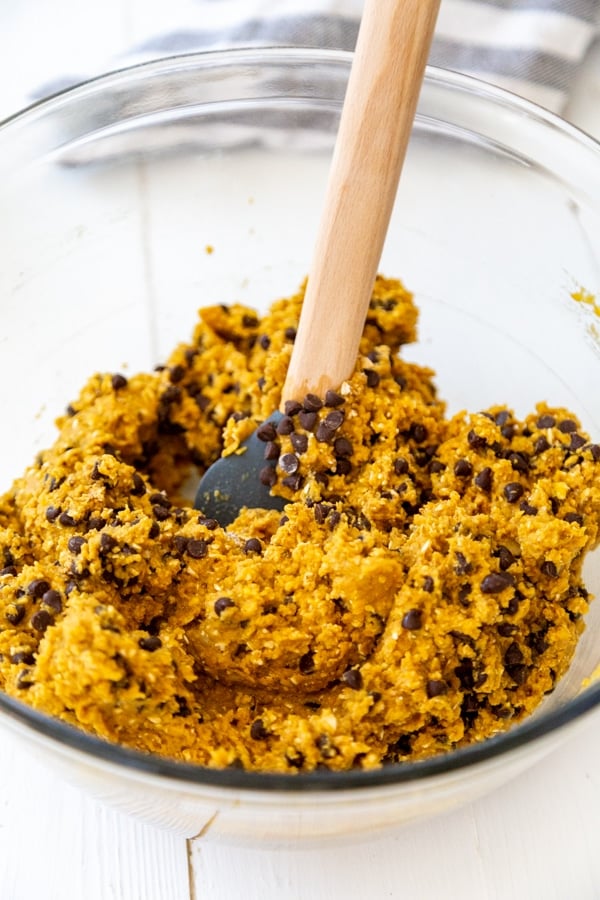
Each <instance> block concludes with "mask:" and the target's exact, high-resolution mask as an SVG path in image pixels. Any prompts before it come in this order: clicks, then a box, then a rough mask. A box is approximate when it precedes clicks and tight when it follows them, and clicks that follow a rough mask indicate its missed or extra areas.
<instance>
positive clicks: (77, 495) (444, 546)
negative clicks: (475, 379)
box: [0, 277, 600, 772]
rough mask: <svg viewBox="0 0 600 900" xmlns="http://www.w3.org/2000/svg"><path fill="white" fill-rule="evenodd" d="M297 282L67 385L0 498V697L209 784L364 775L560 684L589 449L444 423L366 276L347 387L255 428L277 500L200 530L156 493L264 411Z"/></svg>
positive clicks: (178, 489)
mask: <svg viewBox="0 0 600 900" xmlns="http://www.w3.org/2000/svg"><path fill="white" fill-rule="evenodd" d="M302 296H303V291H302V290H301V291H300V292H299V293H298V294H296V295H295V296H293V297H290V298H287V299H284V300H280V301H278V302H276V303H275V304H274V305H273V306H272V307H271V309H270V311H269V312H268V314H267V315H266V316H264V317H263V318H261V317H259V316H258V315H257V314H256V313H255V312H254V311H253V310H250V309H248V308H245V307H242V306H239V305H233V306H231V307H221V306H217V307H210V308H205V309H201V310H200V320H199V322H198V324H197V326H196V329H195V332H194V335H193V339H192V341H191V342H190V343H189V344H182V345H180V346H178V347H177V348H176V349H175V350H174V351H173V353H172V355H171V357H170V358H169V360H168V361H167V363H166V365H164V366H161V367H159V368H158V369H157V370H156V371H154V372H152V373H148V374H138V375H134V376H132V377H129V378H126V377H125V376H123V375H122V374H120V373H112V374H110V373H109V374H97V375H94V376H93V377H92V378H91V379H90V380H89V381H88V383H87V384H86V385H85V387H84V388H83V390H82V392H81V394H80V395H79V397H78V398H77V399H75V400H74V401H73V402H72V403H71V405H70V406H69V407H68V408H67V413H66V414H65V415H64V416H63V417H62V418H61V419H59V421H58V429H59V430H58V436H57V439H56V441H55V443H54V445H53V447H51V448H50V449H49V450H47V451H45V452H43V453H42V454H40V456H39V457H38V459H37V460H36V462H35V463H34V464H33V465H32V466H30V467H29V468H28V469H27V470H26V471H25V473H24V474H23V476H22V477H20V478H18V479H17V480H16V481H15V483H14V484H13V486H12V488H11V490H10V491H9V492H8V493H7V494H6V495H4V497H2V498H1V499H0V685H1V687H2V689H3V690H4V691H5V692H6V693H8V694H10V695H12V696H15V697H18V698H19V699H21V700H23V701H24V702H26V703H28V704H30V705H31V706H33V707H35V708H36V709H39V710H42V711H43V712H46V713H48V714H50V715H52V716H57V717H59V718H60V719H62V720H64V721H66V722H69V723H71V724H73V725H75V726H78V727H80V728H82V729H85V730H86V731H89V732H91V733H92V734H95V735H97V736H100V737H102V738H105V739H107V740H109V741H114V742H119V743H122V744H125V745H127V746H130V747H135V748H138V749H139V750H142V751H148V752H152V753H158V754H162V755H166V756H169V757H173V758H176V759H181V760H187V761H193V762H197V763H200V764H202V765H207V766H213V767H225V766H232V765H237V766H242V767H244V768H246V769H249V770H262V771H277V772H295V771H309V770H313V769H319V768H327V769H333V770H344V769H349V768H352V767H363V768H373V767H377V766H380V765H382V764H385V763H389V762H397V761H403V760H414V759H422V758H425V757H429V756H432V755H434V754H438V753H441V752H446V751H449V750H452V749H453V748H455V747H460V746H463V745H465V744H469V743H473V742H476V741H481V740H483V739H485V738H487V737H490V736H491V735H494V734H496V733H497V732H499V731H502V730H505V729H506V728H507V727H509V726H510V725H511V723H513V722H515V721H517V720H519V719H521V718H522V717H524V716H526V715H527V714H528V713H530V712H532V711H533V710H534V709H535V707H536V706H537V705H538V704H539V703H540V701H541V700H542V698H543V697H544V695H545V694H547V693H548V692H549V691H551V690H552V689H553V687H554V686H555V684H556V682H557V680H558V679H559V678H560V677H561V675H562V674H563V673H564V672H565V670H566V669H567V667H568V665H569V661H570V659H571V657H572V655H573V652H574V649H575V647H576V643H577V640H578V637H579V635H580V634H581V632H582V630H583V627H584V625H583V616H584V614H585V612H586V610H587V607H588V602H589V599H590V598H589V596H588V593H587V591H586V589H585V587H584V585H583V584H582V581H581V565H582V560H583V557H584V554H585V552H586V551H587V550H590V549H591V548H593V547H594V546H595V545H596V543H597V541H598V522H599V518H600V487H599V485H600V478H599V476H600V446H598V445H597V444H594V443H591V442H590V440H589V438H588V436H587V435H586V434H585V433H584V432H583V431H582V429H581V427H580V425H579V422H578V421H577V419H576V417H575V416H574V415H573V414H572V413H570V412H568V411H567V410H564V409H552V408H550V407H548V406H547V405H545V404H539V405H538V407H537V408H536V409H535V410H534V411H532V412H531V414H530V415H528V416H526V417H525V418H524V419H523V420H518V419H517V418H516V417H515V415H514V414H513V412H512V411H511V409H509V408H507V407H504V406H497V407H493V408H491V409H489V410H486V411H483V412H477V413H464V412H463V413H459V414H457V415H455V416H452V417H447V416H446V415H445V408H444V404H443V402H442V401H441V400H440V399H438V396H437V394H436V388H435V386H434V383H433V373H432V372H431V371H430V370H428V369H425V368H422V367H419V366H417V365H414V364H411V363H408V362H405V361H404V360H403V359H402V356H401V355H400V354H399V352H398V351H399V348H400V347H401V345H402V344H404V343H406V342H409V341H412V340H414V338H415V326H416V318H417V313H416V308H415V306H414V304H413V300H412V297H411V295H410V294H409V293H408V292H407V291H406V290H405V289H404V288H403V286H402V285H401V284H400V283H399V282H398V281H394V280H388V279H385V278H383V277H379V278H378V279H377V281H376V284H375V289H374V293H373V297H372V300H371V305H370V309H369V314H368V317H367V323H366V326H365V330H364V335H363V338H362V342H361V347H360V356H359V359H358V361H357V365H356V368H355V371H354V373H353V375H352V376H351V378H350V379H349V380H348V381H347V382H345V383H344V384H343V385H341V387H340V389H339V391H335V392H333V391H329V392H328V393H327V395H326V396H325V397H316V396H313V395H309V396H307V397H305V398H304V399H303V401H302V402H291V403H288V404H287V408H286V411H285V412H286V414H285V416H284V417H283V419H282V421H281V422H280V423H279V425H278V427H277V428H273V427H271V426H269V427H265V428H264V429H262V431H261V437H262V439H263V441H264V445H265V461H266V464H267V463H269V462H271V463H276V464H275V465H274V466H268V465H266V468H265V470H264V472H263V474H262V477H264V478H267V479H269V480H270V482H272V489H273V490H274V491H275V492H277V493H279V494H280V495H282V496H284V497H285V498H286V500H288V501H289V502H288V503H287V505H286V506H285V508H284V510H283V512H279V511H274V510H270V511H261V510H244V511H243V512H242V513H241V515H240V516H239V517H238V519H237V520H236V521H235V522H234V523H233V524H232V525H231V526H229V527H228V528H227V529H223V528H222V527H221V526H220V525H219V524H218V522H216V521H215V520H213V519H208V518H206V517H205V516H203V515H202V513H201V512H200V513H199V512H198V510H195V509H194V508H193V507H192V505H191V502H190V501H189V500H186V499H184V497H183V485H184V482H185V480H186V478H187V477H188V476H189V475H190V472H192V471H194V467H196V468H197V469H199V470H200V471H202V470H203V469H205V468H206V467H207V466H208V465H210V464H211V463H212V462H213V461H214V460H215V459H216V458H218V457H219V456H220V455H221V454H222V453H234V452H236V449H237V448H238V447H239V445H240V443H241V442H242V441H243V440H244V439H245V438H246V437H247V436H248V435H249V434H250V433H251V432H252V431H254V430H255V429H256V428H257V427H260V424H261V422H262V421H263V420H264V419H266V418H267V417H268V415H269V414H270V413H271V412H272V411H273V410H274V409H276V408H277V406H278V403H279V392H280V388H281V385H282V384H283V381H284V378H285V373H286V369H287V364H288V361H289V357H290V350H291V346H292V343H293V340H294V335H295V328H296V325H297V322H298V317H299V312H300V308H301V303H302Z"/></svg>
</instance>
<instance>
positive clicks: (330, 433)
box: [315, 422, 335, 444]
mask: <svg viewBox="0 0 600 900" xmlns="http://www.w3.org/2000/svg"><path fill="white" fill-rule="evenodd" d="M334 436H335V428H330V427H329V426H328V425H327V423H326V422H319V424H318V425H317V430H316V431H315V437H316V439H317V440H318V441H319V443H321V444H328V443H329V442H330V441H332V440H333V438H334Z"/></svg>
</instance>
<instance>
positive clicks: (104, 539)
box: [100, 531, 117, 556]
mask: <svg viewBox="0 0 600 900" xmlns="http://www.w3.org/2000/svg"><path fill="white" fill-rule="evenodd" d="M116 546H117V541H116V539H115V538H114V537H113V536H112V534H108V533H107V532H106V531H105V532H104V533H103V534H101V535H100V555H101V556H105V555H106V554H107V553H110V551H111V550H114V549H115V547H116Z"/></svg>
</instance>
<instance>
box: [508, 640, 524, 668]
mask: <svg viewBox="0 0 600 900" xmlns="http://www.w3.org/2000/svg"><path fill="white" fill-rule="evenodd" d="M523 659H524V657H523V651H522V650H521V648H520V647H519V645H518V644H517V643H516V642H515V641H513V642H512V644H510V645H509V646H508V648H507V650H506V652H505V654H504V665H505V666H506V667H507V668H508V667H509V666H520V665H521V663H522V662H523Z"/></svg>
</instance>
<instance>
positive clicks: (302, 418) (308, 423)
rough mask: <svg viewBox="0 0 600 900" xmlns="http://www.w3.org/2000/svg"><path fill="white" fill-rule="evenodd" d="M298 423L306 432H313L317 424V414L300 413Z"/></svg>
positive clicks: (303, 411)
mask: <svg viewBox="0 0 600 900" xmlns="http://www.w3.org/2000/svg"><path fill="white" fill-rule="evenodd" d="M298 421H299V423H300V425H301V426H302V428H304V430H305V431H313V429H314V427H315V425H316V424H317V414H316V412H306V411H305V410H302V412H299V413H298Z"/></svg>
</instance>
